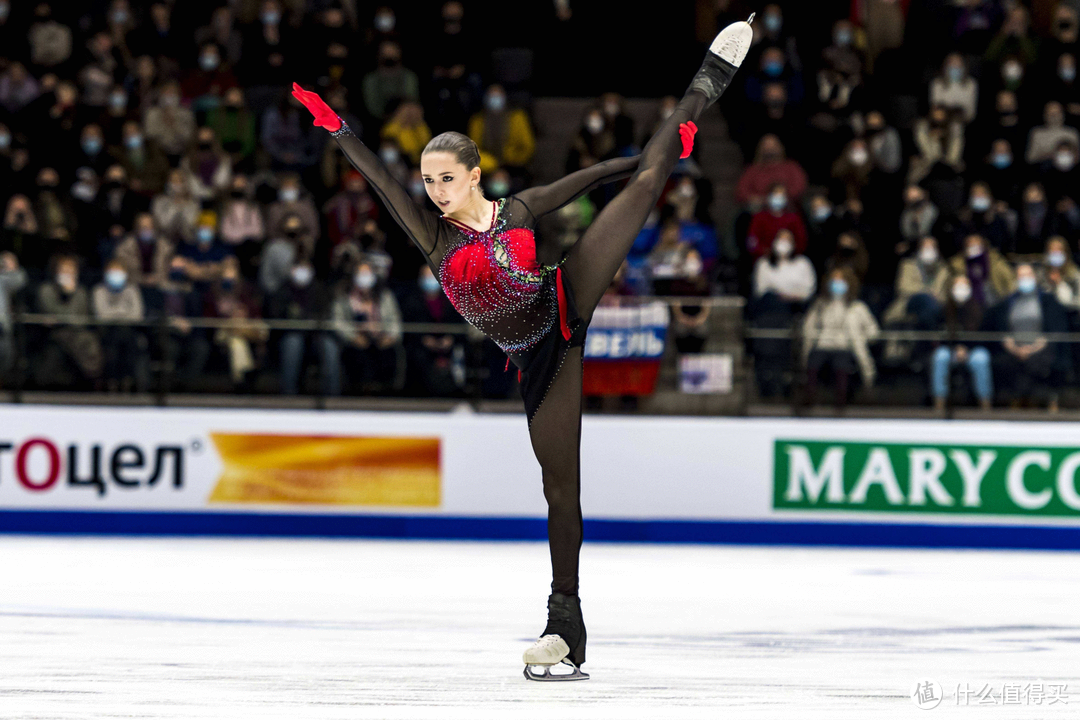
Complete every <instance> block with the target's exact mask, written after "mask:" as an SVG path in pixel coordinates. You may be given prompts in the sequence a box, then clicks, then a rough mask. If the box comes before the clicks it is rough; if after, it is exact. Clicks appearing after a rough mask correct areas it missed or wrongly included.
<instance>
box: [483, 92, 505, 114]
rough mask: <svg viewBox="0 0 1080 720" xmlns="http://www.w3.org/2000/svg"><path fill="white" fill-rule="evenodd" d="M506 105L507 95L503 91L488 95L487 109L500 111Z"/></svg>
mask: <svg viewBox="0 0 1080 720" xmlns="http://www.w3.org/2000/svg"><path fill="white" fill-rule="evenodd" d="M505 107H506V96H505V95H503V94H501V93H495V94H492V95H488V97H487V109H488V110H491V111H492V112H499V111H500V110H502V109H503V108H505Z"/></svg>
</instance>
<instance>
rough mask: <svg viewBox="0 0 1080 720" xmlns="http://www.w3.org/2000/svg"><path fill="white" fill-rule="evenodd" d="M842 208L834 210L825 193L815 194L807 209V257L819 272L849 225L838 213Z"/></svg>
mask: <svg viewBox="0 0 1080 720" xmlns="http://www.w3.org/2000/svg"><path fill="white" fill-rule="evenodd" d="M840 209H841V208H833V204H832V203H831V202H829V198H828V196H827V195H825V194H824V193H823V192H815V193H814V194H813V195H812V196H811V197H810V202H809V203H808V205H807V208H806V230H807V241H806V246H807V250H806V256H807V257H808V258H810V260H811V261H812V262H813V263H814V267H816V268H818V269H819V270H820V269H821V268H822V267H824V262H825V258H827V257H829V256H830V255H832V253H833V250H834V249H835V248H836V238H837V236H839V235H840V231H841V230H843V229H844V228H845V227H846V226H847V223H845V221H844V220H843V219H842V218H841V217H840V215H841V213H840V212H838V210H840Z"/></svg>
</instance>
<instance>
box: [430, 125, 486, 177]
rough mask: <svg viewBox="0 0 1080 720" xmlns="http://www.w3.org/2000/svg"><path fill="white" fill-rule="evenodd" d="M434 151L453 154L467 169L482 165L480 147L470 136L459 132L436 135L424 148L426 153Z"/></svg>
mask: <svg viewBox="0 0 1080 720" xmlns="http://www.w3.org/2000/svg"><path fill="white" fill-rule="evenodd" d="M433 152H445V153H450V154H451V155H453V156H454V157H455V158H456V159H457V161H458V162H459V163H461V164H462V165H464V166H465V169H466V170H472V169H473V168H475V167H480V148H478V147H477V146H476V143H474V142H473V141H472V139H471V138H469V136H468V135H462V134H461V133H459V132H444V133H443V134H441V135H436V136H435V137H433V138H432V139H431V142H429V143H428V144H427V147H425V148H424V152H423V154H424V155H427V154H428V153H433Z"/></svg>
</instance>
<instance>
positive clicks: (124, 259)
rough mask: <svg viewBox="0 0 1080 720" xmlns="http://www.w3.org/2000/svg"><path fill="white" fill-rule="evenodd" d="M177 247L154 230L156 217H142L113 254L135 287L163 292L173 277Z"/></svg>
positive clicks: (137, 219)
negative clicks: (166, 280) (166, 282)
mask: <svg viewBox="0 0 1080 720" xmlns="http://www.w3.org/2000/svg"><path fill="white" fill-rule="evenodd" d="M173 251H174V246H173V243H171V242H169V241H168V240H167V239H165V238H164V237H163V236H162V235H161V234H160V233H159V232H158V231H157V228H156V227H154V216H153V215H151V214H150V213H146V212H144V213H139V214H138V215H136V216H135V226H134V228H133V229H132V231H131V232H130V233H128V234H127V236H126V237H125V238H124V239H123V240H121V241H120V243H119V244H118V245H117V246H116V249H115V250H114V251H113V260H115V261H116V262H117V263H119V264H120V267H122V268H123V269H124V272H125V273H127V281H128V283H130V284H131V285H135V286H140V287H143V288H153V289H160V288H161V286H162V284H163V283H164V282H165V279H166V277H167V276H168V274H169V262H170V261H171V260H172V256H173Z"/></svg>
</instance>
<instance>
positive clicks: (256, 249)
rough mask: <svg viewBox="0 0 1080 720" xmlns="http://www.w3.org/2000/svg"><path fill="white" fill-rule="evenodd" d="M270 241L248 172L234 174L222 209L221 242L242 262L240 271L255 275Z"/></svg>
mask: <svg viewBox="0 0 1080 720" xmlns="http://www.w3.org/2000/svg"><path fill="white" fill-rule="evenodd" d="M265 240H266V229H265V228H264V226H263V217H262V209H261V208H260V207H259V204H258V203H257V202H255V201H254V200H253V199H252V198H251V192H250V187H249V182H248V178H247V176H246V175H233V177H232V183H231V184H230V187H229V197H228V199H227V200H225V202H224V204H223V206H222V210H221V241H222V242H223V243H225V245H226V246H227V247H229V248H231V250H232V253H233V254H234V255H235V256H236V259H237V260H238V261H239V263H240V274H241V275H243V276H244V277H246V278H249V279H250V278H253V277H255V273H256V272H257V270H258V258H259V253H260V252H261V251H262V246H263V242H264V241H265Z"/></svg>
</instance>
